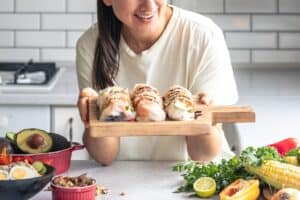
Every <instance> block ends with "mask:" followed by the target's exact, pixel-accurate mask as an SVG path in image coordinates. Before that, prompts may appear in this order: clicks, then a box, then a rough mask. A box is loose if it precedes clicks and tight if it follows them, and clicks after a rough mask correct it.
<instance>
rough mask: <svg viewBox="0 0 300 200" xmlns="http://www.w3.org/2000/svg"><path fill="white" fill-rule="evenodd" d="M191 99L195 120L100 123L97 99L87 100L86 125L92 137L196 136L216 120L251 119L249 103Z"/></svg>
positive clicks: (229, 121)
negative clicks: (212, 103)
mask: <svg viewBox="0 0 300 200" xmlns="http://www.w3.org/2000/svg"><path fill="white" fill-rule="evenodd" d="M194 100H195V116H197V117H195V120H192V121H162V122H103V121H99V120H98V116H99V109H98V106H97V103H96V101H97V98H95V97H92V98H90V99H89V127H90V135H91V136H92V137H106V136H142V135H145V136H146V135H186V136H187V135H199V134H205V133H208V132H209V130H210V128H211V127H212V126H213V125H215V124H217V123H235V122H255V113H254V111H253V110H252V108H251V107H250V106H204V105H201V104H199V102H198V97H197V96H196V95H195V96H194Z"/></svg>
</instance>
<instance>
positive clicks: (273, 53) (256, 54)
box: [252, 50, 300, 63]
mask: <svg viewBox="0 0 300 200" xmlns="http://www.w3.org/2000/svg"><path fill="white" fill-rule="evenodd" d="M252 61H253V62H254V63H267V62H269V63H283V62H286V63H299V62H300V51H296V50H295V51H292V50H254V51H253V52H252Z"/></svg>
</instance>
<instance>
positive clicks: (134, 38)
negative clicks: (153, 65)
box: [122, 7, 172, 54]
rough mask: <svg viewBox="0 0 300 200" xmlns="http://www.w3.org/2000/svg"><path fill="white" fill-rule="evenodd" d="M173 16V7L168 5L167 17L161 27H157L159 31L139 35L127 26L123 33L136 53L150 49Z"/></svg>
mask: <svg viewBox="0 0 300 200" xmlns="http://www.w3.org/2000/svg"><path fill="white" fill-rule="evenodd" d="M171 16H172V9H171V8H170V7H167V11H166V15H165V18H164V20H163V22H162V23H161V25H160V27H159V28H157V30H158V31H156V32H155V33H152V34H151V35H145V33H141V34H140V35H139V34H137V33H133V32H131V31H130V30H127V29H126V28H123V29H122V34H123V37H124V40H125V41H126V43H127V45H128V46H129V47H130V48H131V49H132V50H133V51H134V52H135V53H136V54H140V53H141V52H142V51H144V50H146V49H149V48H150V47H151V46H152V45H153V44H154V43H155V42H156V41H157V40H158V39H159V38H160V36H161V35H162V33H163V32H164V30H165V28H166V26H167V25H168V22H169V20H170V19H171Z"/></svg>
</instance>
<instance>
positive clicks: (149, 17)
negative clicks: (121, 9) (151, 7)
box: [134, 11, 157, 23]
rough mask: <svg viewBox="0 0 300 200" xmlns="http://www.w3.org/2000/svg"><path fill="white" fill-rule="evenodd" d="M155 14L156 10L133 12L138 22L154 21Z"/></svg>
mask: <svg viewBox="0 0 300 200" xmlns="http://www.w3.org/2000/svg"><path fill="white" fill-rule="evenodd" d="M156 14H157V12H156V11H154V12H146V13H142V12H140V13H135V14H134V17H135V18H136V19H137V20H139V21H140V22H143V23H150V22H152V21H154V19H155V16H156Z"/></svg>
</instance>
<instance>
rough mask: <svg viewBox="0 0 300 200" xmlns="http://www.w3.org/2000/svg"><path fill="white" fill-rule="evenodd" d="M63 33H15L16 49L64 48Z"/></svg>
mask: <svg viewBox="0 0 300 200" xmlns="http://www.w3.org/2000/svg"><path fill="white" fill-rule="evenodd" d="M65 35H66V34H65V32H62V31H61V32H53V31H40V32H39V31H18V32H17V33H16V46H17V47H64V46H65V44H66V38H65V37H66V36H65Z"/></svg>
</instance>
